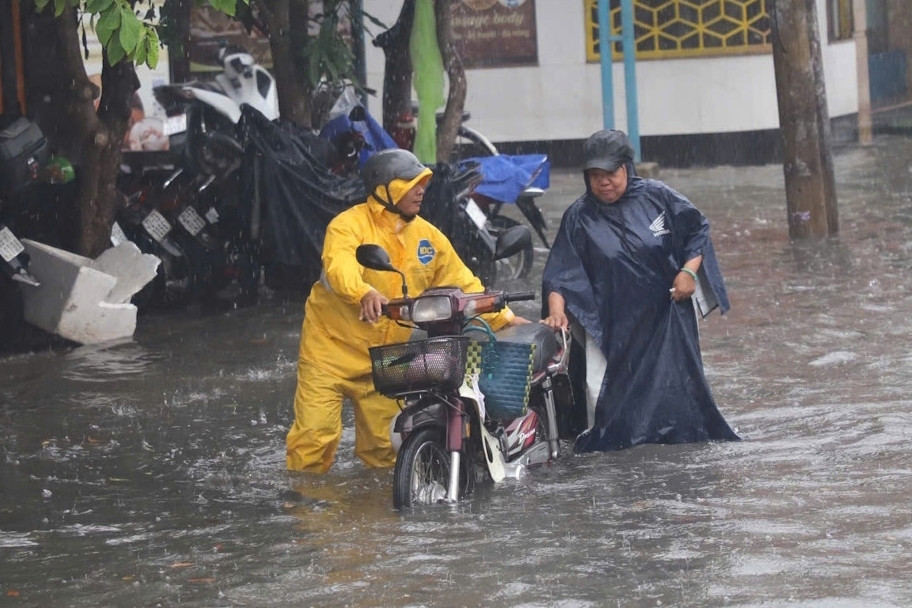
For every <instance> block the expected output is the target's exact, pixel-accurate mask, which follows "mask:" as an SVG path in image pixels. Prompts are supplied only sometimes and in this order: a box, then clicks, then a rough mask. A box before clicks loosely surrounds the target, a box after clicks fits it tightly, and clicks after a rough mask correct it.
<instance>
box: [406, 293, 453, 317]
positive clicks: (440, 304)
mask: <svg viewBox="0 0 912 608" xmlns="http://www.w3.org/2000/svg"><path fill="white" fill-rule="evenodd" d="M452 316H453V306H452V304H451V303H450V298H448V297H446V296H428V297H426V298H418V299H417V300H415V302H414V303H413V304H412V319H411V320H412V322H413V323H428V322H430V321H446V320H447V319H450V318H452Z"/></svg>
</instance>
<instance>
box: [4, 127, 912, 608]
mask: <svg viewBox="0 0 912 608" xmlns="http://www.w3.org/2000/svg"><path fill="white" fill-rule="evenodd" d="M910 157H912V141H909V140H907V139H902V138H878V140H877V145H876V146H874V147H873V148H870V149H858V150H849V151H846V152H845V153H842V154H840V155H838V156H837V157H836V166H837V180H838V185H839V196H840V200H839V203H840V220H841V232H840V235H839V236H838V237H836V238H834V239H831V240H828V241H825V242H822V243H814V244H790V243H789V242H788V235H787V227H786V224H785V203H784V198H783V196H784V195H783V190H784V188H783V183H782V169H781V167H776V166H770V167H750V168H732V167H718V168H709V169H692V170H670V169H669V170H663V172H662V174H661V178H662V179H663V180H664V181H666V182H668V183H669V184H670V185H672V186H673V187H675V188H676V189H678V190H680V191H681V192H683V193H684V194H686V195H687V196H689V197H690V198H691V199H692V200H694V201H695V202H696V203H697V204H698V205H699V206H700V207H701V209H703V210H704V211H705V212H706V213H707V215H708V216H709V218H710V220H711V222H712V225H713V230H714V234H715V238H716V245H717V249H718V252H719V256H720V263H721V265H722V268H723V271H724V272H725V275H726V278H727V280H728V286H729V290H730V296H731V300H732V305H733V308H732V311H731V313H729V314H728V315H726V316H725V317H719V316H715V317H712V318H711V320H710V321H709V322H707V323H704V324H701V339H702V342H703V348H704V361H705V365H706V368H707V375H708V377H709V380H710V382H711V384H712V386H713V390H714V393H715V395H716V399H717V401H718V402H719V404H720V407H721V408H722V410H723V412H724V413H725V415H726V417H727V418H728V419H729V420H730V422H731V423H732V424H733V426H735V427H737V430H738V432H739V433H740V434H741V435H742V436H743V437H744V439H745V440H744V441H742V442H738V443H734V444H732V443H725V444H719V445H713V444H710V445H694V446H675V447H668V446H641V447H638V448H635V449H632V450H628V451H624V452H618V453H611V454H590V455H586V456H583V457H571V458H566V459H564V460H562V461H560V462H559V463H557V464H556V465H554V466H551V467H548V468H545V469H541V470H538V471H535V472H534V473H532V474H530V475H528V476H527V477H526V478H525V479H523V480H520V481H511V482H508V483H505V484H502V485H500V486H498V487H496V488H492V487H482V488H481V489H480V490H479V491H478V492H477V494H476V495H475V496H474V497H473V499H472V500H469V501H465V502H464V503H461V504H459V505H457V506H456V507H454V508H428V509H419V510H417V511H415V512H412V513H408V514H398V513H395V512H393V511H392V510H391V508H390V492H391V474H390V472H389V471H380V472H376V471H368V470H366V469H364V468H363V467H362V466H361V465H360V463H359V462H358V461H357V459H355V458H354V457H353V455H352V451H353V446H354V436H353V433H352V432H351V430H350V429H351V427H352V422H351V419H350V416H351V412H350V411H348V410H346V413H345V416H346V419H345V424H346V427H347V429H348V430H347V431H346V432H345V433H344V434H343V438H342V445H341V446H340V449H339V454H338V462H337V463H336V465H335V466H334V468H333V470H332V473H331V474H330V475H328V476H326V477H313V476H306V475H289V474H287V473H286V472H285V470H284V436H285V432H286V430H287V428H288V425H289V424H290V422H291V417H292V413H291V397H292V395H293V391H294V374H295V365H296V355H297V340H298V336H299V331H300V324H301V314H302V303H301V302H296V301H290V302H283V301H281V300H280V299H279V298H276V299H274V300H272V301H270V302H267V303H266V304H264V305H263V306H261V307H258V308H257V309H253V310H243V311H236V312H232V313H229V314H226V315H220V316H216V317H200V316H198V315H193V314H185V315H181V314H178V315H168V316H162V317H155V316H152V317H145V318H142V319H141V321H140V327H139V330H138V331H137V335H136V339H135V341H132V342H126V343H121V344H115V345H107V346H104V347H97V348H77V349H70V350H67V349H55V350H53V351H47V352H39V353H34V354H30V355H17V356H14V357H9V358H6V359H3V360H0V428H2V433H0V598H2V599H0V604H4V605H5V604H10V605H22V606H44V605H67V606H98V605H103V606H207V607H210V606H245V605H251V606H287V605H333V606H336V605H339V606H342V605H345V606H431V605H433V606H451V605H452V606H463V605H465V606H476V605H492V604H497V605H503V606H569V607H574V608H575V607H588V606H599V607H601V606H625V607H627V606H632V607H640V606H644V607H645V606H659V605H661V606H760V605H767V606H770V605H771V606H784V605H800V606H821V607H822V606H827V607H829V606H907V605H910V604H912V591H910V590H909V587H908V583H907V581H906V578H907V574H906V570H907V569H908V556H909V554H910V550H912V523H910V522H912V506H910V505H912V483H910V482H912V470H910V467H909V465H908V462H907V461H908V434H909V429H910V428H912V402H910V401H912V400H910V398H909V394H910V390H912V382H910V380H909V379H910V378H912V354H910V351H909V348H908V335H909V332H910V330H912V322H910V321H909V319H910V318H912V301H910V298H909V288H908V287H907V286H906V282H907V277H908V276H909V274H910V270H912V255H910V243H912V226H910V218H912V213H910V207H909V203H910V202H912V174H910V172H909V170H908V160H907V159H908V158H910ZM581 185H582V181H581V180H580V178H579V175H577V173H576V172H572V173H567V174H555V175H554V176H553V179H552V188H551V190H550V191H549V194H548V195H547V196H546V197H545V198H544V199H543V200H542V207H543V208H544V210H545V212H546V214H547V216H548V218H549V221H550V227H551V230H552V231H553V230H554V229H556V227H557V219H558V218H559V215H560V211H561V209H562V208H563V206H564V205H565V204H566V203H568V202H570V200H572V199H573V198H575V196H577V195H578V193H579V188H580V187H581ZM536 255H537V256H538V257H537V259H536V261H535V266H534V274H533V276H532V277H531V278H530V280H529V281H528V282H517V283H516V284H514V285H512V286H508V288H512V289H516V290H521V289H528V288H530V287H531V288H534V289H538V281H539V277H538V273H540V271H541V267H542V265H543V263H544V256H545V255H546V252H545V251H538V252H537V254H536ZM517 308H518V309H519V310H520V312H521V313H522V314H525V315H526V316H529V317H535V316H537V315H538V305H537V304H535V303H519V304H518V305H517Z"/></svg>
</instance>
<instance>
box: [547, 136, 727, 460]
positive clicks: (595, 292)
mask: <svg viewBox="0 0 912 608" xmlns="http://www.w3.org/2000/svg"><path fill="white" fill-rule="evenodd" d="M584 154H585V165H584V179H585V184H586V193H585V194H584V195H583V196H581V197H580V198H579V199H578V200H577V201H575V202H574V203H573V204H572V205H571V206H570V207H569V208H568V209H567V210H566V212H564V216H563V218H562V220H561V225H560V229H559V232H558V234H557V237H556V238H555V241H554V245H553V247H552V248H551V253H550V255H549V256H548V262H547V264H546V265H545V270H544V275H543V278H542V294H545V296H546V298H547V299H546V302H547V317H546V318H545V320H544V321H543V322H544V323H545V324H547V325H549V326H551V327H555V328H557V327H564V328H567V327H572V328H573V329H574V333H575V334H576V335H577V337H578V338H581V337H584V338H585V339H584V340H583V343H584V348H585V353H586V355H585V365H586V371H585V378H586V382H585V384H586V390H585V391H577V395H580V396H582V395H581V392H582V393H583V394H585V395H586V404H587V429H586V430H585V431H583V432H582V433H581V434H580V435H579V436H578V437H577V440H576V445H575V446H574V450H575V451H577V452H588V451H592V450H614V449H622V448H627V447H630V446H634V445H638V444H642V443H690V442H697V441H708V440H737V439H738V436H737V435H736V434H735V432H734V431H733V430H732V429H731V427H730V426H729V425H728V423H726V422H725V419H724V418H723V417H722V414H721V413H720V412H719V410H718V408H717V407H716V403H715V400H714V399H713V396H712V393H711V391H710V389H709V384H708V383H707V381H706V376H705V375H704V373H703V360H702V357H701V355H700V343H699V335H698V329H697V316H696V312H695V308H694V299H695V298H694V297H692V296H695V291H697V290H698V288H699V289H700V293H699V294H698V295H701V296H702V297H701V303H702V304H703V307H704V308H711V307H714V306H715V307H718V308H719V309H720V311H721V312H723V313H724V312H725V311H727V310H728V308H729V304H728V296H727V294H726V292H725V284H724V282H723V279H722V274H721V272H720V271H719V267H718V264H717V262H716V257H715V253H714V252H713V247H712V241H711V240H710V237H709V222H708V221H707V220H706V218H705V217H704V216H703V214H702V213H700V211H699V210H698V209H697V208H696V207H694V206H693V205H692V204H691V203H690V201H688V200H687V199H686V198H685V197H683V196H681V195H680V194H678V193H677V192H675V191H674V190H672V189H671V188H669V187H668V186H666V185H665V184H663V183H661V182H659V181H656V180H650V179H643V178H640V177H638V176H637V175H636V173H635V168H634V165H633V148H632V147H631V145H630V142H629V140H628V139H627V136H626V135H625V134H624V133H623V132H621V131H614V130H603V131H597V132H596V133H594V134H593V135H592V136H591V137H590V138H589V139H588V140H587V141H586V144H585V149H584ZM707 302H709V303H710V304H709V306H707V305H706V303H707ZM701 312H702V314H703V315H704V316H705V315H706V314H708V313H709V310H702V311H701ZM571 321H572V323H571Z"/></svg>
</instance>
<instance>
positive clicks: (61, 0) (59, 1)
mask: <svg viewBox="0 0 912 608" xmlns="http://www.w3.org/2000/svg"><path fill="white" fill-rule="evenodd" d="M68 4H69V3H68V2H67V0H54V16H55V17H59V16H60V15H62V14H63V11H65V10H66V8H67V5H68Z"/></svg>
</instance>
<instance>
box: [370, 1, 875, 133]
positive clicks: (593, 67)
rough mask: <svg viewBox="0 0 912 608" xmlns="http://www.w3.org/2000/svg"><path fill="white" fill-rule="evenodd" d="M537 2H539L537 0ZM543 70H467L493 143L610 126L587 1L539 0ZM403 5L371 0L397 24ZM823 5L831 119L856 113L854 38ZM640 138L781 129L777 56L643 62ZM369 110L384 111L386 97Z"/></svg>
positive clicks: (476, 120) (620, 101) (619, 69)
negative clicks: (605, 122)
mask: <svg viewBox="0 0 912 608" xmlns="http://www.w3.org/2000/svg"><path fill="white" fill-rule="evenodd" d="M529 1H533V0H529ZM534 1H535V2H536V5H535V11H536V15H535V17H536V23H537V29H538V32H537V34H538V60H539V65H538V67H520V68H492V69H473V70H468V71H467V74H466V75H467V79H468V93H467V97H466V104H465V106H466V109H467V110H469V111H470V112H471V113H472V119H471V123H470V124H471V125H472V126H473V127H474V128H476V129H478V130H479V131H481V132H483V133H484V134H485V135H487V136H488V137H489V138H490V139H491V140H492V141H495V142H503V141H534V140H561V139H583V138H585V137H587V136H588V135H589V134H590V133H592V132H593V131H595V130H597V129H599V128H601V127H602V100H601V96H602V88H601V68H600V66H599V65H598V64H587V63H586V42H585V41H586V35H585V19H584V14H583V2H582V1H580V0H575V1H571V0H534ZM401 5H402V3H401V2H399V1H396V2H390V1H389V0H365V1H364V9H365V11H367V12H369V13H371V14H372V15H374V16H376V17H378V18H380V19H381V20H382V21H383V22H384V23H387V24H389V25H392V24H393V23H394V22H395V21H396V17H397V16H398V14H399V10H400V8H401ZM823 9H824V7H823V6H822V5H821V6H819V7H818V18H819V32H820V39H821V44H822V54H823V64H824V73H825V78H826V88H827V100H828V107H829V112H830V116H831V117H836V116H842V115H846V114H852V113H855V112H857V110H858V91H857V87H856V73H855V70H856V67H855V44H854V42H852V41H848V42H840V43H838V44H834V45H829V44H827V42H826V31H827V30H826V15H825V11H824V10H823ZM366 46H367V71H368V86H371V87H373V88H376V89H377V90H378V91H380V90H382V87H383V52H382V51H381V50H380V49H377V48H375V47H373V45H372V44H371V43H370V41H369V40H368V41H367V45H366ZM613 69H614V76H615V77H614V97H615V100H614V107H615V126H616V127H618V128H620V129H626V128H627V116H626V101H625V92H624V68H623V63H622V62H619V63H615V64H614V66H613ZM636 76H637V96H638V102H639V103H638V106H639V127H640V135H641V136H650V135H673V134H675V135H681V134H696V133H725V132H737V131H753V130H760V129H775V128H777V127H778V126H779V114H778V109H777V102H776V81H775V74H774V70H773V58H772V55H771V54H759V55H756V54H755V55H742V56H726V57H715V58H706V59H702V58H693V59H674V60H665V61H640V62H638V63H637V68H636ZM370 111H371V112H372V113H373V114H374V115H375V116H377V118H378V120H379V117H380V113H381V103H380V98H379V95H378V97H377V98H375V99H373V100H372V101H371V106H370Z"/></svg>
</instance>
